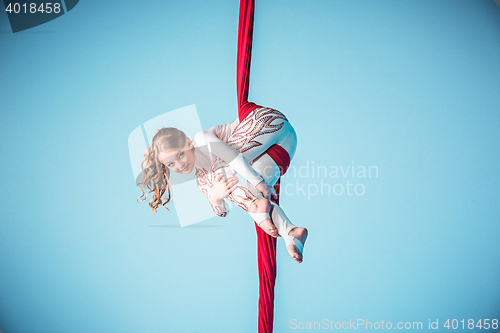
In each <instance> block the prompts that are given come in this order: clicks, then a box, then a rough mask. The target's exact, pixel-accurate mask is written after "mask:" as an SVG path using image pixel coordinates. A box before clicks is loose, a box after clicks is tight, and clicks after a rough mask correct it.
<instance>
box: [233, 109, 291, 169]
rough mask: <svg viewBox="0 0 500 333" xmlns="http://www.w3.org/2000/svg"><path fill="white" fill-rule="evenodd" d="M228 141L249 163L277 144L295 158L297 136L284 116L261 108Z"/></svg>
mask: <svg viewBox="0 0 500 333" xmlns="http://www.w3.org/2000/svg"><path fill="white" fill-rule="evenodd" d="M228 141H229V142H228V143H229V144H230V145H231V146H232V147H233V148H234V149H236V150H238V151H239V152H240V153H241V154H242V155H243V157H245V159H246V160H247V161H253V160H255V159H256V158H258V157H259V156H261V155H262V154H264V153H265V152H266V150H268V149H269V148H270V147H271V146H272V145H275V144H278V145H281V146H282V147H283V148H284V149H285V150H286V151H287V152H288V153H289V154H290V156H293V154H294V153H295V146H296V135H295V131H294V129H293V127H292V125H291V124H290V123H289V122H288V120H287V119H286V117H285V115H284V114H282V113H281V112H279V111H277V110H274V109H269V108H259V109H255V110H254V111H252V112H251V113H250V114H248V115H247V117H246V118H245V119H244V120H243V121H242V122H241V123H239V124H238V126H237V127H236V128H235V129H234V131H233V133H231V136H230V137H229V140H228ZM293 141H295V144H294V143H293Z"/></svg>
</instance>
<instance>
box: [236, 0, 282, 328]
mask: <svg viewBox="0 0 500 333" xmlns="http://www.w3.org/2000/svg"><path fill="white" fill-rule="evenodd" d="M253 16H254V0H240V17H239V24H238V54H237V60H236V88H237V92H238V118H239V120H240V121H242V120H243V119H245V117H246V116H247V115H248V114H249V113H250V112H252V111H253V110H254V109H256V108H259V107H260V106H259V105H256V104H255V103H252V102H248V86H249V81H250V60H251V55H252V35H253ZM267 154H268V155H269V156H270V157H271V158H272V159H273V160H274V162H276V164H277V165H278V166H279V167H280V169H281V175H283V174H284V173H285V172H286V170H287V169H288V166H289V165H290V156H289V155H288V153H287V152H286V150H285V149H283V148H282V147H281V146H278V145H274V146H272V147H270V148H269V149H268V150H267ZM274 188H275V189H276V193H278V195H279V193H280V192H279V189H280V179H278V181H277V182H276V185H275V186H274ZM276 203H279V200H276ZM255 229H256V230H257V248H258V265H259V333H271V332H272V331H273V316H274V284H275V282H276V238H273V237H271V236H269V235H268V234H266V233H265V232H264V231H263V230H262V229H261V228H260V227H259V226H258V225H257V223H255Z"/></svg>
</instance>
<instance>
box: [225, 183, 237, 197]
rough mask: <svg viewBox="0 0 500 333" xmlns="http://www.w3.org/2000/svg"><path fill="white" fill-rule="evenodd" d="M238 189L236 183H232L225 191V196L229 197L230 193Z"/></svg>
mask: <svg viewBox="0 0 500 333" xmlns="http://www.w3.org/2000/svg"><path fill="white" fill-rule="evenodd" d="M236 188H238V182H236V183H233V184H232V186H231V187H230V188H228V189H227V191H226V195H229V194H231V193H233V191H234V190H235V189H236Z"/></svg>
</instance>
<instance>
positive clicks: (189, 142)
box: [186, 138, 193, 148]
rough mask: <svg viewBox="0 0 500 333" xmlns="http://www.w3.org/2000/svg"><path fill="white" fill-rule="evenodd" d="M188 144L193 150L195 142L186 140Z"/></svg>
mask: <svg viewBox="0 0 500 333" xmlns="http://www.w3.org/2000/svg"><path fill="white" fill-rule="evenodd" d="M186 143H187V145H188V147H189V148H193V142H192V141H191V140H190V139H189V138H186Z"/></svg>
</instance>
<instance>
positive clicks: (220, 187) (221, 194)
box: [209, 174, 239, 205]
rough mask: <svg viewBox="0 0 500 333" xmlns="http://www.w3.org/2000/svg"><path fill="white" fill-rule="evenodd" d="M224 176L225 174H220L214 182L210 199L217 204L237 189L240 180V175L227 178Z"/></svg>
mask: <svg viewBox="0 0 500 333" xmlns="http://www.w3.org/2000/svg"><path fill="white" fill-rule="evenodd" d="M223 177H224V175H223V174H220V175H218V176H217V178H215V181H214V183H213V184H212V191H211V192H210V197H209V199H210V201H211V202H212V203H214V204H216V205H220V204H222V199H224V198H226V197H227V196H228V195H230V194H231V193H232V192H233V191H234V190H235V189H236V187H237V186H236V184H237V183H238V181H239V180H238V177H229V178H227V179H223Z"/></svg>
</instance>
